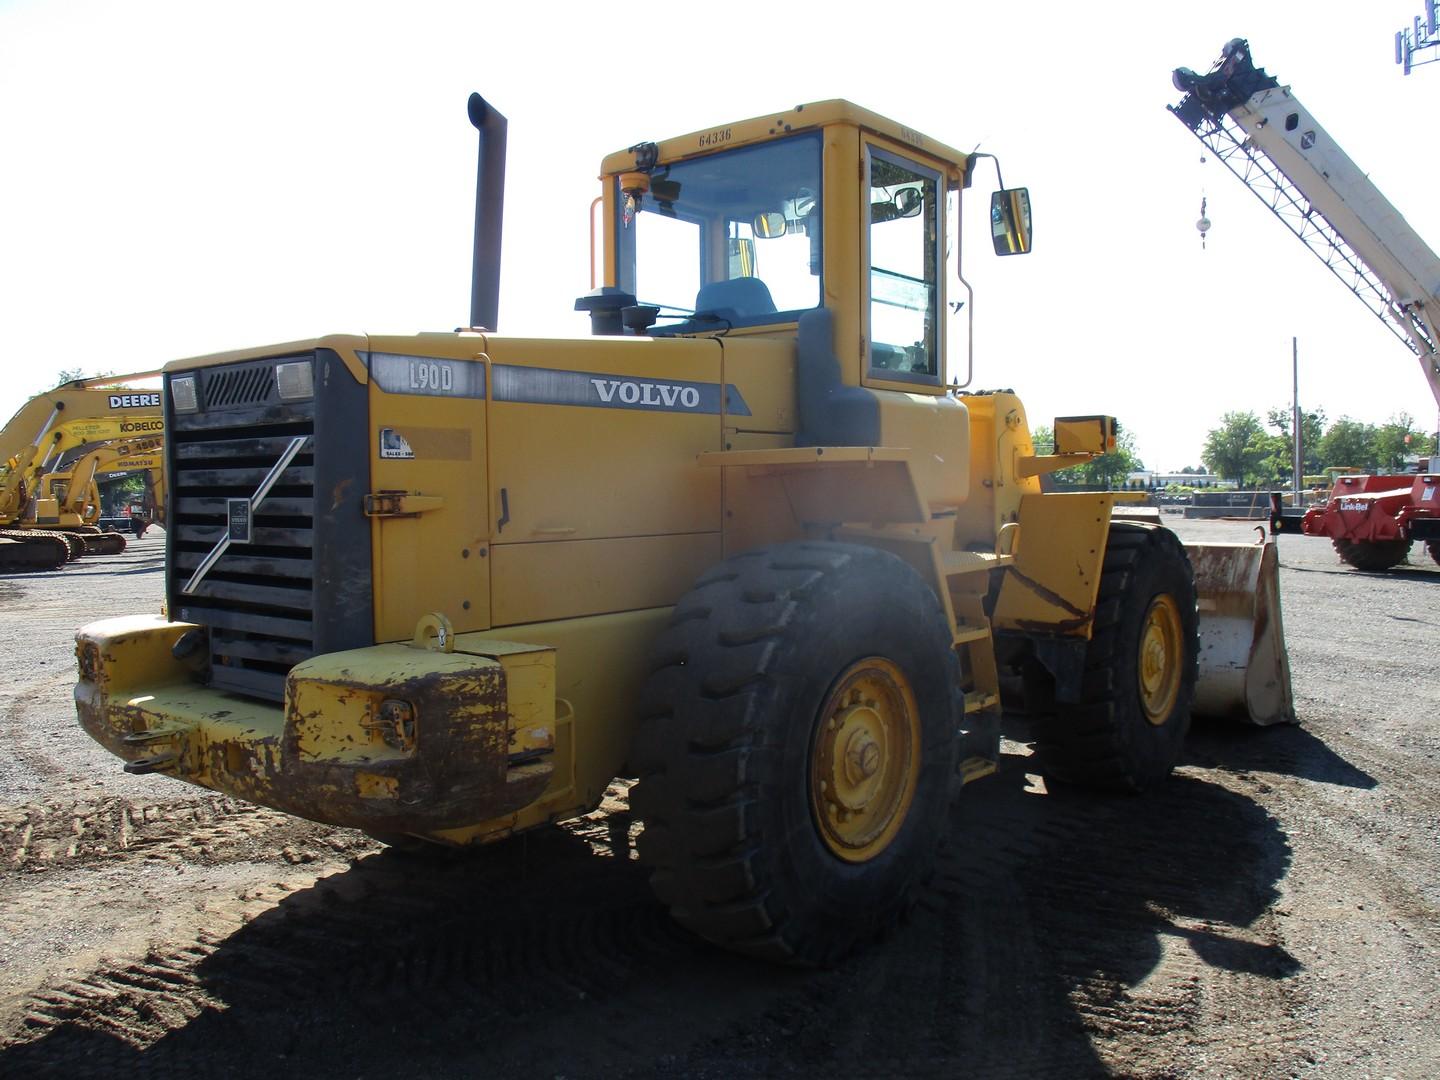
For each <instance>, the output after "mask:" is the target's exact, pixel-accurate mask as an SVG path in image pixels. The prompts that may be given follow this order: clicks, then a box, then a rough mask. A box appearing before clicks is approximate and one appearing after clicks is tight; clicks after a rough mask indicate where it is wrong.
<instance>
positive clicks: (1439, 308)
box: [1170, 38, 1440, 570]
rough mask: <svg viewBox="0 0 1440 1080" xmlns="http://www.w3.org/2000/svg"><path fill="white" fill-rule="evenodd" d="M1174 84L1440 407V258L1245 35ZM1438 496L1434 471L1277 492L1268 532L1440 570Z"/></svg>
mask: <svg viewBox="0 0 1440 1080" xmlns="http://www.w3.org/2000/svg"><path fill="white" fill-rule="evenodd" d="M1174 83H1175V88H1176V89H1177V90H1180V91H1182V92H1184V94H1185V96H1184V98H1182V99H1181V101H1180V103H1179V104H1178V105H1172V106H1170V111H1171V112H1172V113H1174V114H1175V116H1176V117H1177V118H1179V120H1180V121H1181V122H1182V123H1183V124H1184V125H1185V126H1186V127H1187V128H1189V129H1190V131H1191V133H1192V134H1194V135H1195V136H1196V138H1198V139H1199V140H1200V141H1201V143H1203V144H1204V145H1205V147H1206V148H1207V149H1208V150H1209V151H1210V152H1211V154H1212V155H1213V156H1214V157H1215V158H1216V159H1217V160H1218V161H1220V162H1222V163H1223V164H1224V165H1225V166H1226V167H1227V168H1229V169H1230V171H1231V172H1233V173H1234V174H1235V175H1236V176H1237V177H1238V178H1239V179H1240V181H1241V182H1242V183H1243V184H1245V186H1246V187H1247V188H1249V189H1250V190H1251V191H1252V192H1254V194H1255V195H1256V196H1257V197H1259V199H1260V201H1261V202H1263V203H1264V204H1265V205H1266V206H1268V207H1269V208H1270V209H1271V210H1272V211H1274V213H1275V216H1276V217H1277V218H1278V219H1279V220H1280V221H1281V222H1283V223H1284V224H1285V225H1286V227H1288V228H1289V229H1290V231H1291V232H1292V233H1294V234H1295V236H1296V237H1298V238H1299V239H1300V240H1301V241H1302V242H1303V243H1304V244H1305V246H1306V247H1307V248H1309V250H1310V251H1312V252H1313V253H1315V255H1317V256H1318V257H1319V258H1320V260H1321V261H1322V262H1323V263H1324V264H1325V265H1326V266H1327V267H1328V268H1329V269H1330V270H1331V271H1333V272H1334V273H1335V275H1336V277H1338V278H1339V279H1340V281H1341V282H1342V283H1343V284H1344V285H1345V286H1346V287H1347V288H1348V289H1350V291H1351V292H1352V293H1354V295H1355V296H1356V297H1357V298H1359V299H1360V301H1361V302H1362V303H1364V304H1365V306H1366V307H1367V308H1369V309H1370V311H1372V312H1373V313H1374V314H1375V315H1376V316H1378V317H1379V318H1380V320H1381V321H1382V322H1383V323H1384V324H1385V325H1386V326H1387V327H1388V328H1389V329H1390V330H1391V331H1392V332H1393V333H1394V334H1395V336H1396V337H1397V338H1398V339H1399V340H1400V341H1401V342H1402V343H1403V344H1404V345H1405V346H1406V347H1407V348H1408V349H1409V350H1410V352H1411V353H1412V354H1414V356H1415V358H1416V359H1417V360H1418V361H1419V363H1420V370H1421V372H1422V373H1423V374H1424V376H1425V380H1426V383H1427V385H1428V386H1429V387H1430V392H1431V394H1432V395H1433V396H1434V398H1435V403H1436V406H1437V407H1440V353H1437V351H1436V344H1437V342H1440V329H1437V328H1440V257H1437V256H1436V255H1435V253H1434V252H1433V251H1431V250H1430V247H1429V245H1427V244H1426V243H1425V241H1424V240H1423V239H1422V238H1421V237H1420V235H1419V233H1417V232H1416V231H1415V230H1414V229H1413V228H1411V227H1410V224H1409V223H1408V222H1407V221H1406V220H1405V219H1404V218H1403V217H1402V216H1401V215H1400V212H1399V211H1398V210H1396V209H1395V207H1394V206H1393V205H1391V203H1390V201H1389V200H1388V199H1386V198H1385V196H1384V195H1382V194H1381V193H1380V189H1379V188H1377V187H1376V186H1375V184H1374V183H1373V182H1372V181H1371V180H1370V178H1369V176H1367V175H1366V174H1365V173H1363V172H1362V171H1361V170H1360V169H1359V168H1358V167H1357V166H1356V165H1355V163H1354V162H1353V161H1351V160H1350V157H1349V156H1348V155H1347V154H1346V153H1345V151H1344V150H1342V149H1341V148H1340V146H1339V144H1338V143H1336V142H1335V140H1334V139H1333V138H1331V137H1330V135H1329V134H1328V133H1327V132H1326V131H1325V129H1324V128H1322V127H1321V126H1320V125H1319V124H1318V123H1316V121H1315V118H1314V117H1313V116H1311V115H1310V113H1309V112H1307V111H1306V109H1305V108H1304V106H1302V105H1301V104H1300V102H1299V101H1298V100H1297V99H1296V97H1295V95H1294V94H1293V93H1291V91H1290V87H1288V86H1281V85H1280V84H1279V81H1278V80H1277V79H1275V78H1274V77H1273V76H1271V75H1269V74H1268V73H1267V72H1266V71H1265V69H1264V68H1257V67H1256V66H1255V63H1254V60H1253V59H1252V57H1251V54H1250V45H1249V43H1248V42H1247V41H1245V39H1244V38H1235V39H1233V40H1231V41H1230V42H1228V43H1227V44H1226V45H1225V47H1224V49H1223V50H1222V51H1221V54H1220V59H1219V60H1217V61H1216V62H1215V63H1214V65H1212V67H1211V69H1210V71H1209V72H1208V73H1206V74H1205V75H1199V74H1197V73H1196V72H1194V71H1191V70H1190V69H1189V68H1178V69H1176V71H1175V75H1174ZM1297 430H1298V425H1297ZM1297 437H1298V435H1297ZM1437 449H1440V448H1437ZM1437 491H1440V473H1437V472H1433V471H1432V472H1430V473H1428V474H1424V475H1418V476H1417V475H1414V474H1410V475H1398V476H1396V475H1392V476H1341V477H1338V478H1337V479H1336V483H1335V486H1334V488H1333V489H1332V490H1331V492H1330V497H1329V499H1328V501H1327V503H1326V505H1325V506H1324V507H1315V508H1312V509H1310V510H1308V511H1307V510H1305V509H1303V508H1301V507H1295V508H1289V509H1283V508H1282V507H1281V499H1280V497H1279V496H1278V495H1275V496H1272V499H1271V514H1270V526H1271V531H1272V532H1275V533H1281V532H1299V533H1304V534H1305V535H1307V536H1326V537H1329V538H1330V540H1331V542H1332V544H1333V545H1334V547H1335V551H1336V553H1337V554H1338V555H1339V556H1340V558H1341V559H1342V560H1343V561H1345V562H1346V563H1348V564H1349V565H1351V566H1353V567H1355V568H1357V569H1360V570H1385V569H1388V568H1389V567H1392V566H1395V565H1398V564H1399V563H1402V562H1404V561H1405V558H1406V556H1407V555H1408V554H1409V552H1410V548H1411V545H1412V543H1413V542H1414V541H1417V540H1419V541H1422V542H1424V543H1426V544H1427V545H1428V547H1429V551H1430V554H1431V556H1432V557H1433V558H1434V559H1435V560H1436V562H1440V501H1437V500H1440V494H1437Z"/></svg>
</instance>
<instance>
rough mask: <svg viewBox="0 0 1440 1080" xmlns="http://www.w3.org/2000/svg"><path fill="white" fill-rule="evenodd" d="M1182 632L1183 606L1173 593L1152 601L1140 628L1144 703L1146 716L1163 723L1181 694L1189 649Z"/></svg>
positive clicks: (1140, 664) (1140, 681)
mask: <svg viewBox="0 0 1440 1080" xmlns="http://www.w3.org/2000/svg"><path fill="white" fill-rule="evenodd" d="M1182 640H1183V639H1182V637H1181V632H1180V608H1179V606H1178V605H1177V604H1176V603H1175V599H1174V597H1172V596H1170V595H1169V594H1166V595H1163V596H1157V597H1155V599H1154V600H1152V601H1150V608H1149V610H1147V611H1146V612H1145V621H1144V622H1143V623H1142V624H1141V629H1140V656H1139V661H1140V662H1139V673H1138V674H1139V683H1140V704H1141V706H1142V707H1143V708H1144V709H1145V718H1146V719H1147V720H1149V721H1150V723H1152V724H1154V725H1155V726H1156V727H1159V726H1160V725H1161V724H1163V723H1165V721H1166V720H1167V719H1169V717H1170V712H1171V710H1172V709H1174V708H1175V699H1176V698H1177V697H1179V695H1180V674H1181V672H1182V670H1183V669H1184V663H1185V650H1184V648H1183V646H1182Z"/></svg>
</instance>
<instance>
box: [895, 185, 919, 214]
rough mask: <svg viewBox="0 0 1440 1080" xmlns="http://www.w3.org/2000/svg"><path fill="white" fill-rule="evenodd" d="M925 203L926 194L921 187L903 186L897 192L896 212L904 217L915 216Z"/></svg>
mask: <svg viewBox="0 0 1440 1080" xmlns="http://www.w3.org/2000/svg"><path fill="white" fill-rule="evenodd" d="M924 204H925V196H924V195H922V194H921V193H920V189H919V188H913V187H907V188H901V189H900V190H899V191H897V192H895V213H896V214H897V215H898V216H899V217H902V218H906V217H914V216H915V215H916V214H918V213H920V208H921V207H922V206H924Z"/></svg>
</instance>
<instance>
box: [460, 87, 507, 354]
mask: <svg viewBox="0 0 1440 1080" xmlns="http://www.w3.org/2000/svg"><path fill="white" fill-rule="evenodd" d="M469 112H470V122H471V123H472V124H474V125H475V129H476V130H477V131H478V132H480V164H479V169H478V171H477V174H476V177H475V262H474V265H473V268H472V270H471V275H470V325H471V326H473V327H481V326H483V327H485V329H487V330H496V329H498V328H499V327H498V325H497V324H498V322H499V319H500V230H501V227H502V225H503V223H504V219H505V130H506V127H507V126H508V124H507V122H506V120H505V117H503V116H501V115H500V114H499V113H498V112H496V111H495V108H494V106H492V105H490V103H489V102H487V101H486V100H485V99H484V98H482V97H481V96H480V95H479V94H471V95H470V102H469Z"/></svg>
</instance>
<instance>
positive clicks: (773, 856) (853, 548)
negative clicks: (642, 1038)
mask: <svg viewBox="0 0 1440 1080" xmlns="http://www.w3.org/2000/svg"><path fill="white" fill-rule="evenodd" d="M471 119H472V121H474V122H475V124H476V126H477V127H478V128H479V129H480V130H481V133H482V146H481V170H480V180H479V192H478V195H477V229H476V257H475V265H476V275H475V289H474V292H475V299H474V308H473V311H472V316H471V326H470V328H468V329H461V330H458V331H456V332H454V333H432V334H420V335H417V336H384V335H371V336H365V337H356V336H331V337H323V338H316V339H313V340H308V341H298V342H292V343H289V344H285V345H279V346H272V347H263V348H254V349H247V350H245V351H241V352H232V353H227V354H223V355H218V356H210V357H204V358H201V359H195V360H186V361H181V362H177V363H174V364H171V365H170V366H169V367H168V368H167V369H166V378H165V409H166V425H167V428H166V431H167V434H166V442H167V448H166V452H167V455H168V457H167V461H168V475H169V480H170V498H171V512H170V517H169V524H168V530H167V544H168V555H167V589H168V598H167V611H168V617H158V616H152V615H134V616H130V617H124V618H118V619H110V620H106V621H103V622H98V623H94V624H92V625H90V626H87V627H85V628H83V629H82V630H81V631H80V632H79V634H78V638H77V655H78V660H79V667H80V681H79V685H78V686H77V688H76V702H77V704H78V707H79V713H80V719H81V722H82V724H83V725H84V727H85V729H86V730H87V731H89V732H90V733H91V734H92V735H93V736H94V737H95V738H96V739H98V740H99V741H100V742H101V743H103V744H104V745H105V746H106V747H108V748H109V749H110V750H112V751H113V752H114V753H115V754H117V755H119V756H120V757H122V758H124V759H125V763H126V764H125V768H126V769H127V770H128V771H130V772H134V773H164V774H166V775H169V776H174V777H177V778H179V779H183V780H187V781H190V782H191V783H195V784H199V785H202V786H205V787H209V788H213V789H215V790H217V791H223V792H227V793H230V794H233V795H235V796H239V797H242V798H246V799H250V800H253V801H255V802H258V803H262V804H265V805H267V806H272V807H278V808H281V809H283V810H286V811H288V812H291V813H294V814H298V815H301V816H303V817H307V818H311V819H314V820H317V821H322V822H330V823H334V824H336V825H344V826H352V827H355V828H360V829H364V830H366V831H367V832H369V833H371V834H372V835H374V836H377V837H380V838H382V839H387V840H390V841H393V842H396V843H400V844H405V845H408V846H414V845H422V844H423V845H429V846H431V847H441V846H449V847H459V846H467V845H478V844H483V843H485V842H488V841H493V840H497V839H499V838H502V837H506V836H509V835H511V834H513V833H516V832H519V831H521V830H525V829H531V828H534V827H536V826H540V825H543V824H545V823H547V822H551V821H554V820H556V819H560V818H565V817H569V816H573V815H576V814H579V813H583V812H586V811H588V810H590V809H592V808H593V807H595V806H596V805H597V804H598V802H599V800H600V798H601V796H602V794H603V793H604V791H605V789H606V786H607V784H608V783H609V782H610V781H611V779H612V778H613V777H615V776H617V775H620V776H632V777H638V783H637V784H636V785H635V786H634V788H633V791H632V795H633V808H634V811H635V813H636V814H637V816H638V817H639V818H640V819H641V820H642V821H643V823H644V830H643V835H641V836H640V838H639V840H638V847H639V854H640V857H641V858H642V859H643V860H644V861H645V862H646V863H647V864H648V865H649V866H650V867H651V868H653V879H652V880H653V882H654V887H655V890H656V892H657V893H658V894H659V895H660V897H661V898H662V899H663V900H664V902H665V903H666V904H668V905H669V907H670V909H671V910H672V911H673V912H674V914H675V916H676V918H677V919H679V920H680V921H681V922H682V923H683V924H685V925H686V926H688V927H691V928H693V929H694V930H695V931H697V932H698V933H700V934H702V935H704V936H705V937H707V938H709V939H711V940H713V941H715V942H718V943H720V944H722V945H724V946H727V947H730V948H734V949H737V950H741V951H744V952H747V953H750V954H753V955H758V956H762V957H771V958H776V959H779V960H785V961H794V962H826V961H828V960H831V959H833V958H834V957H836V956H838V955H840V954H842V953H844V952H845V951H846V950H848V949H850V948H851V947H853V946H855V945H856V944H858V943H860V942H863V941H864V940H866V939H868V938H870V937H872V936H873V935H874V934H876V933H877V932H879V931H881V930H882V929H883V928H884V927H885V926H886V925H887V924H889V923H890V922H891V921H892V920H894V919H895V918H896V917H897V915H898V913H899V912H900V911H901V910H903V909H904V908H905V906H906V905H907V903H909V902H910V900H911V899H913V897H914V896H915V893H916V890H917V888H918V883H919V882H920V881H921V880H922V878H923V876H924V874H925V871H926V868H927V866H928V864H929V863H930V861H931V859H932V856H933V854H934V850H935V846H936V844H937V843H938V841H939V837H940V836H941V834H942V833H943V831H944V829H943V824H944V820H945V817H946V814H947V807H948V806H949V802H950V797H951V794H952V792H953V791H954V790H955V789H956V788H958V787H959V786H960V785H961V784H963V783H967V782H969V781H972V780H975V779H978V778H980V777H982V776H985V775H986V774H988V773H992V772H994V771H995V769H996V767H997V761H998V758H999V748H1000V724H1001V719H1002V709H1003V708H1005V707H1006V706H1013V707H1015V708H1022V707H1023V708H1026V709H1027V710H1028V711H1029V712H1030V714H1031V715H1032V717H1033V718H1034V724H1035V730H1036V732H1037V735H1036V738H1037V750H1038V753H1039V757H1038V761H1039V763H1040V764H1039V766H1038V768H1041V769H1043V771H1044V772H1045V774H1046V775H1047V776H1049V777H1052V778H1058V779H1064V780H1071V781H1075V782H1082V783H1091V784H1097V785H1103V786H1106V787H1111V788H1117V789H1122V790H1137V789H1140V788H1144V787H1146V786H1147V785H1150V784H1153V783H1155V782H1156V781H1159V780H1160V779H1161V778H1163V777H1164V776H1165V775H1166V774H1167V773H1169V772H1170V770H1171V767H1172V765H1173V763H1174V762H1175V760H1176V755H1177V754H1178V752H1179V750H1180V746H1181V742H1182V740H1183V739H1184V737H1185V732H1186V728H1187V727H1188V725H1189V722H1190V714H1191V710H1192V700H1193V699H1195V697H1196V693H1197V677H1198V681H1199V683H1200V685H1201V689H1202V690H1203V689H1205V688H1206V687H1210V688H1211V691H1212V702H1211V705H1210V707H1211V708H1212V709H1213V710H1215V711H1238V712H1240V713H1243V714H1247V715H1250V716H1251V717H1252V718H1254V719H1256V720H1258V721H1260V722H1273V721H1276V720H1281V719H1287V718H1289V716H1290V703H1289V682H1288V672H1287V670H1286V668H1285V666H1284V649H1283V642H1282V641H1281V638H1280V629H1279V610H1278V596H1276V595H1275V594H1274V587H1275V571H1274V565H1275V564H1274V559H1273V548H1271V547H1257V548H1253V549H1252V548H1247V547H1245V546H1237V547H1234V548H1212V549H1207V550H1206V551H1203V552H1199V553H1197V558H1196V561H1195V565H1194V567H1193V568H1192V562H1191V559H1190V558H1188V557H1187V554H1186V551H1185V549H1184V548H1183V547H1182V546H1181V545H1180V543H1179V542H1178V541H1177V540H1176V538H1175V536H1174V535H1173V534H1172V533H1170V532H1169V531H1167V530H1166V529H1163V528H1160V527H1158V524H1157V522H1156V521H1155V520H1154V519H1151V520H1144V519H1143V518H1141V517H1139V516H1138V515H1137V516H1136V517H1135V518H1134V519H1132V518H1129V517H1127V516H1126V515H1125V512H1124V509H1125V506H1126V503H1125V499H1126V496H1123V495H1118V494H1113V493H1087V494H1067V495H1047V494H1042V493H1041V491H1040V486H1039V482H1038V479H1037V478H1038V477H1039V476H1040V475H1041V474H1043V473H1046V472H1048V471H1050V470H1053V469H1057V468H1060V467H1063V466H1065V465H1069V464H1073V463H1075V462H1077V461H1082V460H1085V459H1086V458H1088V457H1089V456H1091V455H1095V454H1100V453H1102V452H1104V451H1105V450H1107V449H1109V448H1110V447H1112V446H1113V443H1114V434H1115V425H1114V421H1113V420H1112V419H1110V418H1109V417H1106V416H1098V415H1089V416H1078V417H1067V418H1061V419H1060V420H1058V421H1056V423H1055V434H1056V444H1057V452H1056V453H1054V454H1050V455H1037V454H1036V453H1035V450H1034V447H1033V445H1032V442H1031V438H1030V432H1029V428H1028V426H1027V421H1026V417H1025V410H1024V407H1023V406H1022V404H1021V402H1020V399H1019V398H1018V397H1016V396H1015V395H1014V394H1013V393H1011V392H1009V391H997V392H993V393H988V392H976V393H972V392H962V391H960V390H959V389H958V388H954V387H951V386H950V385H949V382H950V380H949V369H950V367H952V366H953V367H955V368H956V369H957V370H958V368H959V367H960V366H964V363H965V358H953V359H952V358H949V357H947V355H946V334H945V332H944V328H945V320H944V316H945V315H946V314H947V310H948V308H949V302H950V299H951V297H952V296H955V295H957V290H956V285H955V282H954V281H952V280H947V278H950V277H955V275H956V270H957V269H958V262H959V259H958V252H959V243H958V233H959V216H960V206H961V205H962V203H963V201H964V200H963V198H962V196H963V192H964V190H965V189H967V188H968V187H969V186H970V184H971V182H972V180H973V178H974V175H975V170H976V168H977V166H980V165H981V164H982V162H981V158H982V157H983V156H984V155H978V154H965V153H961V152H959V151H957V150H954V149H951V148H950V147H948V146H946V145H944V144H942V143H939V142H936V141H935V140H934V139H932V138H930V137H928V136H925V135H922V134H920V133H919V132H917V131H915V130H913V129H911V128H908V127H905V126H903V125H901V124H898V123H895V122H893V121H891V120H887V119H884V118H883V117H880V116H877V115H875V114H874V113H871V112H867V111H866V110H864V109H861V108H857V107H856V106H854V105H851V104H849V103H847V102H843V101H827V102H820V103H818V104H811V105H804V106H799V107H796V108H794V109H792V110H789V111H786V112H782V113H775V114H772V115H769V116H763V117H760V118H757V119H753V120H747V121H743V122H741V123H734V124H728V125H725V126H720V127H712V128H707V129H705V130H703V131H698V132H695V133H693V134H690V135H684V136H681V137H679V138H674V139H669V140H666V141H664V142H659V143H639V144H637V145H635V146H633V147H631V148H630V149H628V150H625V151H622V152H619V153H615V154H612V155H610V156H609V157H607V158H606V159H605V161H604V164H603V166H602V174H603V175H602V184H603V188H602V200H601V214H602V216H603V258H602V259H601V260H600V261H601V262H602V263H603V268H604V269H603V284H602V285H601V286H600V287H599V288H597V289H595V290H594V291H592V292H591V293H590V294H589V295H587V296H584V297H581V298H580V300H578V301H577V304H576V306H577V308H578V309H579V310H582V311H585V312H587V313H588V315H589V318H590V320H591V324H592V330H593V336H590V337H581V338H576V339H572V340H562V339H553V340H552V339H531V338H519V337H507V336H504V335H501V334H498V333H496V332H495V326H496V298H497V283H498V273H499V235H500V233H499V226H500V218H501V206H500V201H499V197H500V192H501V190H502V187H503V183H502V177H503V168H504V165H503V161H504V158H503V145H504V141H503V140H504V121H503V118H501V117H500V116H499V115H498V114H497V113H496V112H495V111H494V110H493V109H491V108H490V107H489V106H488V105H486V103H485V102H484V101H483V100H481V99H480V98H479V97H478V96H477V97H473V98H472V99H471ZM986 232H987V234H988V235H990V236H992V237H993V240H994V246H995V248H996V250H997V251H998V252H1000V253H1002V254H1010V253H1021V252H1025V251H1027V250H1028V249H1029V247H1030V242H1031V237H1030V206H1029V198H1028V195H1027V193H1026V192H1025V191H1024V190H1023V189H1003V190H1000V191H998V192H996V193H995V194H994V195H993V198H992V200H991V203H990V211H989V227H988V228H987V230H986ZM951 252H953V253H955V254H953V255H952V254H950V253H951ZM947 267H949V268H950V269H949V272H948V274H947ZM956 280H958V281H959V285H960V289H961V291H960V292H959V293H958V295H960V296H962V297H967V298H968V295H969V293H968V287H967V286H965V285H964V281H963V279H962V278H957V279H956ZM571 317H572V318H573V317H575V316H571ZM1264 556H1269V559H1268V561H1267V559H1266V558H1264ZM1267 574H1268V577H1267V576H1266V575H1267ZM1197 580H1199V582H1200V600H1201V610H1200V611H1199V613H1198V616H1199V626H1198V628H1197V587H1196V581H1197ZM1261 586H1263V587H1261ZM1207 635H1208V636H1207ZM1261 669H1264V670H1261ZM1197 672H1198V676H1197Z"/></svg>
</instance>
